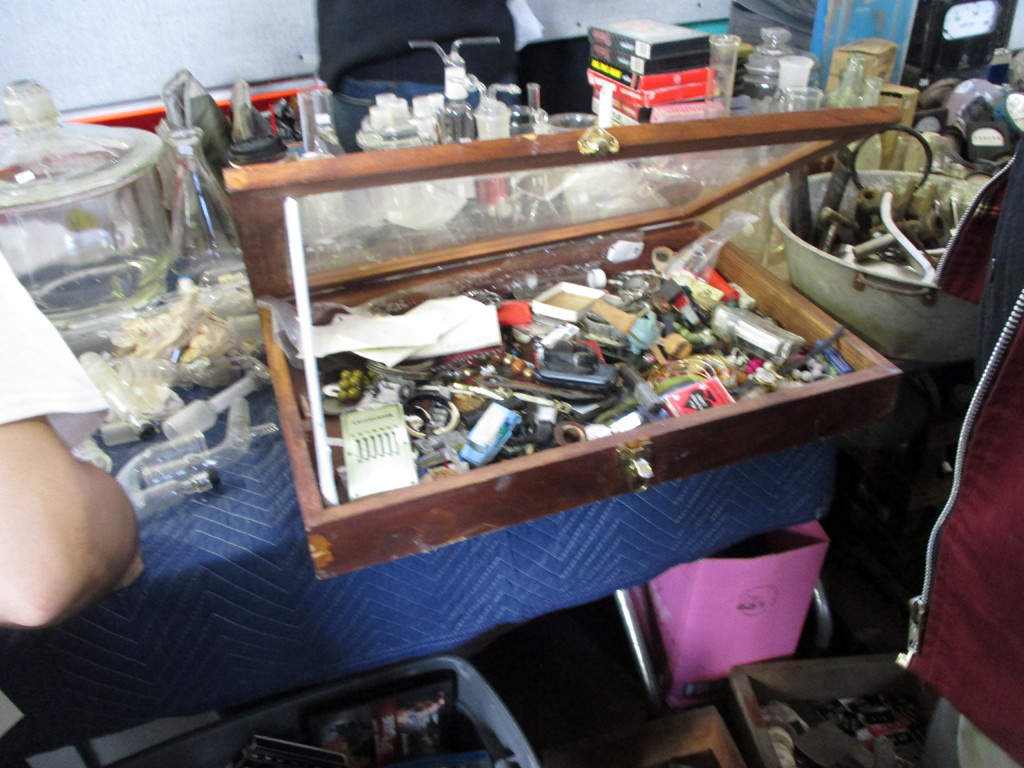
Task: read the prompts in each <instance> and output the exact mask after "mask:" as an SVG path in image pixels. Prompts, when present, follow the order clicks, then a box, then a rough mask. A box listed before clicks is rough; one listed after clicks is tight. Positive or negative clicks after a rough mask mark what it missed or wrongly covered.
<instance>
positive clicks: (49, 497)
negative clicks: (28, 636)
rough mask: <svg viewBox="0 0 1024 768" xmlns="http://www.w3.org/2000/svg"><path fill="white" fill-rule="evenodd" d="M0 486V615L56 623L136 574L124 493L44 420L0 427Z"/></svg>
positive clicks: (133, 529) (21, 622) (14, 621)
mask: <svg viewBox="0 0 1024 768" xmlns="http://www.w3.org/2000/svg"><path fill="white" fill-rule="evenodd" d="M0 491H2V495H0V497H2V498H3V499H5V501H4V502H3V507H2V509H0V623H4V624H7V625H14V626H44V625H48V624H54V623H57V622H59V621H61V620H63V619H65V618H67V617H69V616H71V615H73V614H74V613H76V612H78V611H79V610H81V609H82V608H84V607H85V606H87V605H88V604H89V603H91V602H92V601H94V600H96V599H97V598H99V597H101V596H102V595H104V594H105V593H107V592H108V591H110V590H111V589H114V588H116V587H118V586H121V585H123V584H124V583H125V582H126V581H129V580H130V579H131V578H132V577H133V576H135V575H137V572H138V569H139V567H140V566H141V560H140V559H139V558H138V530H137V526H136V521H135V514H134V511H133V510H132V508H131V505H130V504H129V502H128V499H127V497H126V496H125V495H124V492H123V491H122V490H121V488H120V486H118V484H117V482H116V481H115V480H114V479H113V478H112V477H110V476H109V475H108V474H107V473H105V472H103V471H102V470H100V469H98V468H96V467H93V466H91V465H89V464H85V463H82V462H79V461H77V460H75V459H74V458H73V457H72V456H71V455H70V453H68V451H67V450H66V449H65V447H64V446H63V444H62V443H61V442H60V440H59V439H58V438H57V436H56V435H55V434H54V433H53V431H52V430H51V429H50V428H49V426H48V425H47V424H46V422H45V421H44V420H42V419H30V420H26V421H22V422H16V423H14V424H7V425H3V426H2V427H0Z"/></svg>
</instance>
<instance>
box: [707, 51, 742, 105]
mask: <svg viewBox="0 0 1024 768" xmlns="http://www.w3.org/2000/svg"><path fill="white" fill-rule="evenodd" d="M709 42H710V44H711V58H710V63H711V69H712V71H713V72H714V77H715V93H714V94H711V95H709V96H708V99H707V100H708V101H718V102H720V103H721V105H722V108H723V114H724V116H725V117H728V116H729V111H730V109H732V88H733V83H735V81H736V57H737V54H738V52H739V49H740V36H739V35H732V34H727V35H711V37H710V38H709Z"/></svg>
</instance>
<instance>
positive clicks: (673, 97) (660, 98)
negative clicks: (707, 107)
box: [587, 69, 714, 107]
mask: <svg viewBox="0 0 1024 768" xmlns="http://www.w3.org/2000/svg"><path fill="white" fill-rule="evenodd" d="M708 71H710V70H708ZM587 82H588V83H589V84H590V85H592V86H593V87H594V88H595V90H597V89H600V88H602V87H604V86H606V85H611V86H614V88H615V91H614V94H615V100H616V101H619V102H626V101H628V102H631V103H633V104H635V105H636V106H638V107H650V106H653V105H655V104H670V103H672V102H676V101H689V100H691V99H704V98H707V97H708V96H709V95H711V94H713V93H714V81H713V80H709V79H706V80H704V81H698V82H695V83H680V84H679V85H670V86H666V87H664V88H654V89H651V90H646V91H638V90H636V89H635V88H630V87H628V86H626V85H623V84H622V83H620V82H618V81H616V80H613V79H612V78H610V77H607V76H606V75H602V74H601V73H600V72H597V71H595V70H593V69H587Z"/></svg>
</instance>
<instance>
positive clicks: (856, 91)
mask: <svg viewBox="0 0 1024 768" xmlns="http://www.w3.org/2000/svg"><path fill="white" fill-rule="evenodd" d="M866 67H867V57H866V56H865V55H864V54H863V53H853V54H850V58H849V59H847V60H846V66H845V67H843V72H842V74H841V75H840V76H839V85H838V86H837V87H836V89H835V90H834V91H832V92H831V93H829V94H828V96H827V104H828V106H830V107H859V106H860V104H861V96H862V94H863V91H864V77H865V68H866Z"/></svg>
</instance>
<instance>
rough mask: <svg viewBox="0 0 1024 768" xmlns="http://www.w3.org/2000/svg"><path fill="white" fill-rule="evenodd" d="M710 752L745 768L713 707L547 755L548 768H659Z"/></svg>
mask: <svg viewBox="0 0 1024 768" xmlns="http://www.w3.org/2000/svg"><path fill="white" fill-rule="evenodd" d="M707 752H710V753H711V754H712V755H713V758H714V760H716V761H717V763H718V765H719V766H721V768H746V763H745V762H744V760H743V757H742V756H741V755H740V751H739V749H738V748H737V746H736V743H735V742H734V741H733V739H732V736H731V735H730V733H729V729H728V727H727V726H726V724H725V721H724V720H723V719H722V716H721V715H720V714H718V710H717V709H715V708H714V707H698V708H697V709H690V710H685V711H682V712H676V713H673V714H671V715H668V716H665V717H660V718H657V719H655V720H652V721H650V722H647V723H642V724H640V725H636V726H633V727H631V728H628V729H624V730H622V731H616V732H613V733H609V734H604V735H602V736H600V737H597V738H593V737H591V738H588V739H586V740H584V741H580V742H575V743H572V744H568V745H564V746H558V747H556V748H554V749H552V750H549V751H548V752H546V753H545V754H544V755H543V763H544V768H594V766H598V765H609V766H615V768H654V766H660V765H663V764H664V763H665V762H666V761H668V760H671V759H672V758H673V757H682V756H688V755H701V754H702V753H707ZM693 764H694V765H705V764H707V761H705V762H697V760H696V759H695V760H694V761H693ZM712 764H713V763H712Z"/></svg>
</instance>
